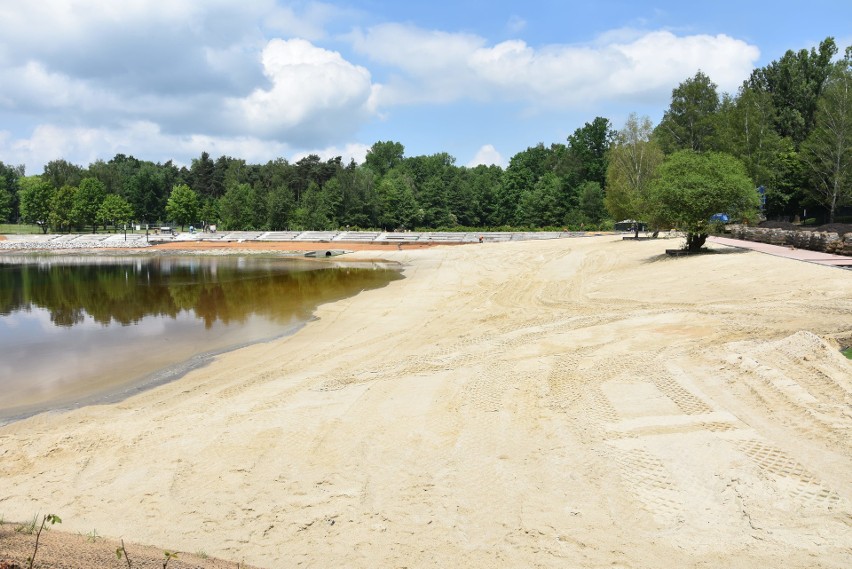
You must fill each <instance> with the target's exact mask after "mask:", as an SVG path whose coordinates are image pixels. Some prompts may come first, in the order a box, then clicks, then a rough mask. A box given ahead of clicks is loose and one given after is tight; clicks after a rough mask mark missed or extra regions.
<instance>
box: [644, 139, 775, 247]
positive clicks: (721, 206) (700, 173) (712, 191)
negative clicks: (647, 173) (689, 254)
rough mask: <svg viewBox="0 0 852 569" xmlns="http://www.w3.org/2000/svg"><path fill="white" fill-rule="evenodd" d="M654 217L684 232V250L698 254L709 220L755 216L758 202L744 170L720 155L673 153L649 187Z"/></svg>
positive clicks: (707, 229)
mask: <svg viewBox="0 0 852 569" xmlns="http://www.w3.org/2000/svg"><path fill="white" fill-rule="evenodd" d="M651 199H652V201H653V203H654V207H655V209H656V217H657V218H658V219H660V220H661V221H663V222H665V223H670V224H671V225H672V226H673V227H678V228H680V229H681V230H683V231H686V247H687V249H688V250H690V251H697V250H699V249H700V248H701V247H702V246H704V242H705V241H706V240H707V235H708V233H709V231H710V217H711V216H713V215H714V214H716V213H726V214H728V215H730V216H732V217H734V218H744V217H750V216H753V215H754V214H756V212H757V208H758V205H759V198H758V194H757V191H756V190H755V188H754V184H752V181H751V180H750V179H749V177H748V174H747V173H746V170H745V166H743V163H742V162H740V161H739V160H738V159H737V158H734V157H733V156H731V155H730V154H725V153H722V152H704V153H698V152H693V151H691V150H681V151H679V152H675V153H674V154H672V155H671V156H669V157H668V158H666V160H665V161H664V162H663V163H662V164H661V165H660V168H659V177H658V178H656V179H655V180H654V182H653V184H652V190H651Z"/></svg>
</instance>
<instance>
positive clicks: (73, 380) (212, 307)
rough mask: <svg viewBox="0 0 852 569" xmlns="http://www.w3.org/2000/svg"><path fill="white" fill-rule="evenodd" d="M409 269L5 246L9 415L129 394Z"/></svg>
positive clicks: (2, 298)
mask: <svg viewBox="0 0 852 569" xmlns="http://www.w3.org/2000/svg"><path fill="white" fill-rule="evenodd" d="M398 278H402V277H401V275H400V273H399V271H397V270H394V269H393V268H390V267H389V266H388V265H386V264H381V263H345V262H341V263H327V262H316V261H308V260H302V259H293V258H289V259H288V258H261V257H232V256H227V257H225V256H223V257H201V256H197V257H76V256H64V255H63V256H47V257H13V256H10V257H2V256H0V424H2V423H4V422H8V421H10V420H14V419H17V418H21V417H25V416H28V415H31V414H33V413H37V412H40V411H43V410H47V409H56V408H64V407H72V406H78V405H82V404H87V403H93V402H105V401H115V400H118V399H121V398H123V397H126V396H127V395H130V394H132V393H134V392H136V391H138V390H140V389H144V388H147V387H151V386H153V385H157V384H159V383H162V382H165V381H168V380H170V379H173V378H175V377H177V376H179V375H180V374H182V373H184V372H185V371H187V370H188V369H191V368H192V367H194V366H197V365H200V364H202V363H204V362H205V361H207V360H208V359H209V358H210V356H211V355H214V354H216V353H221V352H223V351H227V350H230V349H234V348H236V347H239V346H242V345H246V344H249V343H253V342H258V341H262V340H267V339H271V338H275V337H279V336H282V335H284V334H288V333H292V332H293V331H295V330H296V329H298V328H299V327H300V326H301V325H302V324H304V323H305V322H306V321H307V320H309V319H310V318H311V317H312V314H313V311H314V309H315V308H316V307H317V306H318V305H320V304H322V303H324V302H330V301H334V300H338V299H341V298H345V297H348V296H352V295H354V294H357V293H358V292H360V291H362V290H368V289H373V288H378V287H382V286H385V285H386V284H387V283H388V282H390V281H391V280H394V279H398Z"/></svg>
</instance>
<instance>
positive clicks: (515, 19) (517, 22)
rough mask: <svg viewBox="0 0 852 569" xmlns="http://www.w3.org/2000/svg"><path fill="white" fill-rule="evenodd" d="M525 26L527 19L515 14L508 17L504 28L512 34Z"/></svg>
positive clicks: (522, 29)
mask: <svg viewBox="0 0 852 569" xmlns="http://www.w3.org/2000/svg"><path fill="white" fill-rule="evenodd" d="M526 27H527V21H526V20H524V19H523V18H521V17H520V16H517V15H514V16H512V17H510V18H509V21H508V22H507V23H506V28H507V29H508V30H509V32H510V33H513V34H519V33H521V32H522V31H524V30H525V29H526Z"/></svg>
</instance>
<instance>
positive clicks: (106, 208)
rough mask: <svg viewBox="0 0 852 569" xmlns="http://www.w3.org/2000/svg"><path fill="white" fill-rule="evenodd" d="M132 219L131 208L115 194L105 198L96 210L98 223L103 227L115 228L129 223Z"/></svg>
mask: <svg viewBox="0 0 852 569" xmlns="http://www.w3.org/2000/svg"><path fill="white" fill-rule="evenodd" d="M132 219H133V206H131V205H130V203H128V201H127V200H126V199H124V198H123V197H121V196H119V195H116V194H109V195H108V196H106V197H105V198H104V201H103V202H102V203H101V207H100V208H99V209H98V223H100V224H101V225H103V226H104V227H106V226H107V224H109V225H112V226H113V227H117V226H118V225H123V224H126V223H130V221H131V220H132Z"/></svg>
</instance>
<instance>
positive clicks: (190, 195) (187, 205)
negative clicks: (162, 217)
mask: <svg viewBox="0 0 852 569" xmlns="http://www.w3.org/2000/svg"><path fill="white" fill-rule="evenodd" d="M166 215H167V216H168V218H169V220H172V221H174V222H175V223H177V224H178V225H180V230H181V231H183V228H184V226H185V225H186V224H188V223H192V222H193V221H196V220H197V219H198V194H196V193H195V191H194V190H193V189H192V188H190V187H189V186H187V185H186V184H178V185H177V186H175V187H174V188H172V193H171V195H170V196H169V200H168V202H166Z"/></svg>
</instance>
